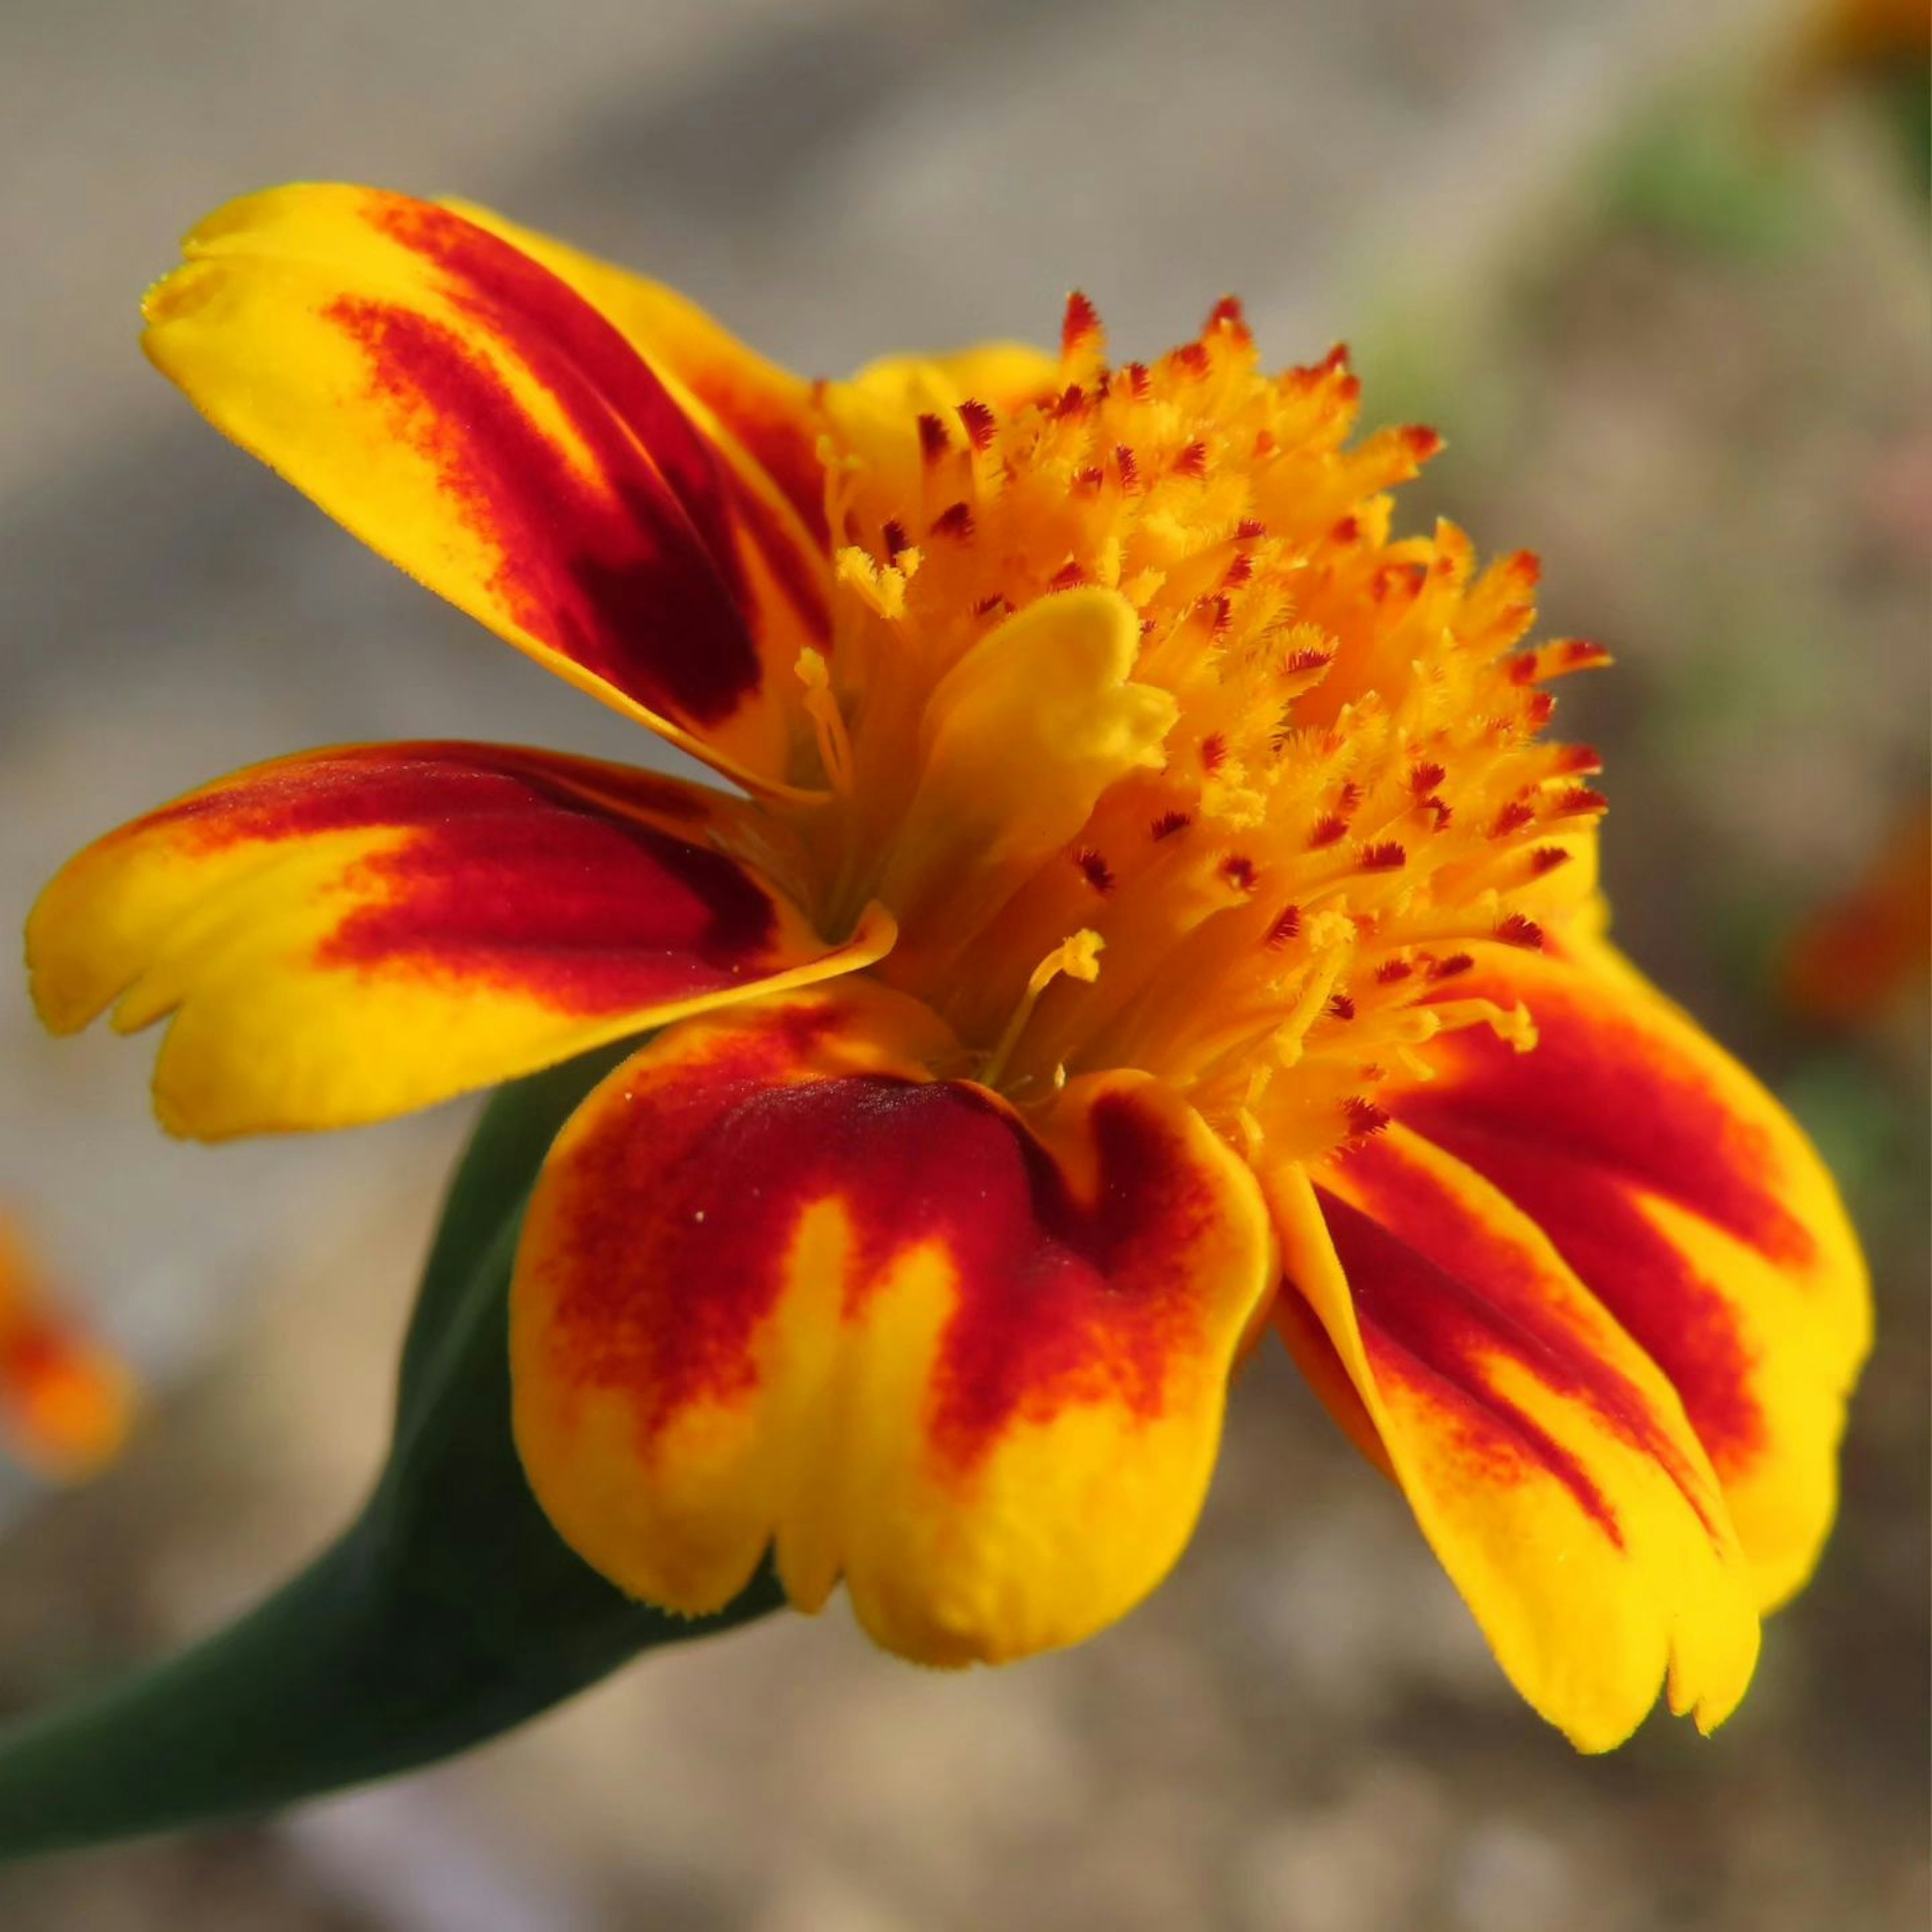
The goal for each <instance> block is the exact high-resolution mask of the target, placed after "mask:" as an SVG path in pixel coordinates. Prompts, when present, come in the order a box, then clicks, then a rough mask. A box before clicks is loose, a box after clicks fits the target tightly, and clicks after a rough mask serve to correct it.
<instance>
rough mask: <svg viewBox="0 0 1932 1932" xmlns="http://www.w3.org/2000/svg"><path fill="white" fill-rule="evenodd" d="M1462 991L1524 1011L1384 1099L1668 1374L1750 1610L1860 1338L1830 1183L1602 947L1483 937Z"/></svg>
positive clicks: (1692, 1029) (1833, 1466)
mask: <svg viewBox="0 0 1932 1932" xmlns="http://www.w3.org/2000/svg"><path fill="white" fill-rule="evenodd" d="M1478 950H1480V952H1481V954H1482V957H1481V959H1480V960H1479V962H1478V966H1477V968H1476V970H1475V971H1474V972H1472V973H1470V974H1465V975H1464V976H1463V978H1462V979H1461V980H1459V981H1458V982H1457V987H1458V989H1459V991H1460V992H1463V993H1464V994H1477V995H1482V996H1484V997H1486V998H1490V999H1493V1000H1495V1001H1499V1003H1502V1004H1507V1005H1517V1004H1522V1005H1524V1006H1526V1007H1528V1008H1529V1011H1530V1013H1531V1015H1532V1017H1533V1018H1534V1019H1535V1022H1536V1029H1537V1035H1538V1046H1537V1047H1536V1049H1535V1051H1534V1052H1530V1053H1527V1054H1521V1055H1519V1054H1516V1053H1513V1052H1510V1051H1509V1050H1508V1049H1507V1048H1506V1047H1505V1046H1502V1043H1500V1042H1499V1041H1497V1040H1496V1039H1495V1038H1494V1037H1493V1036H1492V1035H1490V1034H1488V1033H1487V1032H1486V1031H1481V1030H1475V1029H1472V1031H1469V1032H1466V1033H1460V1034H1454V1035H1452V1036H1451V1037H1448V1038H1445V1039H1444V1040H1440V1041H1439V1042H1438V1043H1436V1045H1435V1046H1432V1048H1431V1052H1432V1053H1434V1054H1435V1055H1436V1057H1437V1061H1438V1064H1439V1073H1438V1076H1437V1078H1436V1079H1435V1080H1434V1081H1433V1082H1430V1084H1429V1085H1427V1086H1425V1087H1423V1088H1418V1090H1417V1091H1415V1092H1414V1093H1413V1094H1410V1095H1409V1096H1407V1097H1405V1098H1404V1099H1403V1100H1400V1101H1392V1102H1391V1103H1390V1104H1391V1106H1392V1107H1393V1108H1394V1109H1395V1111H1396V1112H1397V1115H1398V1117H1399V1118H1401V1119H1402V1120H1403V1121H1406V1122H1407V1123H1409V1124H1410V1125H1411V1126H1412V1127H1414V1128H1415V1130H1416V1131H1417V1132H1418V1133H1420V1134H1422V1135H1424V1136H1427V1138H1428V1139H1430V1140H1431V1141H1433V1142H1435V1143H1436V1145H1438V1146H1439V1147H1442V1148H1446V1149H1447V1150H1448V1151H1449V1152H1450V1153H1451V1154H1454V1155H1455V1156H1457V1158H1458V1159H1460V1160H1463V1161H1464V1162H1466V1163H1467V1164H1468V1165H1469V1166H1471V1167H1472V1168H1474V1169H1476V1170H1477V1171H1478V1172H1480V1173H1481V1174H1483V1175H1485V1176H1486V1177H1487V1178H1488V1179H1489V1180H1490V1181H1492V1182H1493V1183H1494V1184H1495V1185H1496V1187H1499V1189H1500V1190H1502V1192H1503V1193H1505V1194H1506V1195H1507V1196H1509V1198H1510V1199H1511V1200H1512V1201H1514V1202H1515V1203H1516V1205H1517V1206H1518V1207H1519V1208H1521V1209H1522V1210H1523V1212H1524V1213H1525V1214H1527V1215H1528V1216H1529V1218H1530V1219H1531V1220H1533V1221H1534V1222H1535V1223H1536V1224H1537V1225H1538V1226H1539V1227H1540V1228H1541V1229H1542V1230H1543V1232H1544V1233H1545V1234H1546V1235H1548V1237H1549V1238H1550V1241H1552V1242H1553V1244H1555V1246H1556V1250H1557V1251H1558V1252H1559V1253H1560V1254H1561V1255H1562V1256H1563V1258H1564V1259H1565V1261H1567V1262H1568V1263H1569V1264H1570V1265H1571V1268H1573V1269H1574V1270H1575V1271H1576V1273H1577V1274H1578V1275H1579V1276H1580V1277H1581V1278H1582V1280H1583V1283H1585V1285H1586V1286H1587V1287H1588V1288H1589V1290H1590V1292H1592V1294H1593V1295H1595V1297H1596V1298H1597V1299H1598V1301H1600V1302H1601V1303H1602V1304H1603V1305H1604V1307H1606V1308H1607V1309H1608V1310H1610V1313H1611V1314H1612V1315H1613V1316H1615V1317H1616V1319H1617V1321H1618V1322H1619V1323H1620V1324H1621V1325H1622V1327H1623V1328H1625V1331H1627V1332H1628V1334H1630V1335H1631V1337H1632V1338H1633V1339H1634V1340H1635V1341H1636V1342H1637V1344H1638V1346H1640V1347H1641V1348H1642V1349H1643V1350H1644V1351H1645V1352H1646V1353H1647V1354H1648V1355H1649V1356H1650V1357H1651V1358H1652V1361H1655V1363H1656V1364H1658V1367H1660V1368H1661V1369H1662V1370H1663V1371H1664V1373H1665V1374H1666V1375H1667V1376H1669V1377H1670V1380H1671V1381H1672V1382H1673V1384H1675V1385H1676V1389H1677V1391H1678V1394H1679V1395H1680V1396H1681V1397H1682V1398H1683V1402H1684V1406H1685V1411H1686V1412H1687V1413H1688V1415H1689V1416H1690V1418H1691V1426H1692V1427H1694V1429H1695V1430H1697V1433H1698V1436H1699V1438H1700V1439H1701V1441H1702V1442H1703V1445H1704V1448H1705V1450H1706V1452H1707V1453H1708V1454H1709V1457H1710V1458H1711V1461H1712V1465H1713V1466H1715V1469H1716V1470H1717V1472H1718V1478H1719V1480H1720V1481H1721V1482H1722V1483H1723V1484H1724V1496H1725V1499H1726V1502H1727V1505H1728V1506H1729V1508H1730V1515H1731V1518H1732V1520H1733V1522H1734V1523H1736V1526H1737V1530H1738V1534H1739V1538H1740V1539H1741V1540H1742V1542H1743V1544H1744V1547H1745V1552H1746V1553H1747V1555H1748V1556H1749V1557H1750V1559H1751V1565H1752V1568H1753V1570H1754V1572H1755V1573H1756V1574H1757V1580H1758V1592H1759V1601H1760V1606H1761V1607H1764V1608H1767V1609H1769V1608H1770V1607H1773V1606H1775V1604H1778V1603H1781V1602H1782V1601H1784V1599H1785V1598H1787V1597H1789V1596H1790V1595H1791V1594H1792V1592H1793V1591H1795V1590H1796V1589H1798V1588H1799V1586H1800V1585H1801V1584H1802V1583H1803V1582H1804V1581H1805V1578H1806V1577H1808V1576H1809V1575H1810V1574H1811V1569H1812V1567H1813V1565H1814V1564H1815V1562H1817V1556H1818V1552H1819V1550H1820V1547H1821V1546H1822V1544H1823V1541H1824V1538H1825V1535H1826V1532H1827V1531H1828V1530H1829V1528H1830V1526H1831V1522H1832V1515H1833V1514H1834V1511H1835V1506H1836V1501H1837V1493H1838V1480H1837V1478H1838V1442H1839V1438H1840V1436H1841V1434H1842V1433H1843V1427H1844V1412H1845V1399H1846V1394H1847V1392H1848V1391H1849V1388H1850V1387H1851V1385H1852V1381H1853V1379H1854V1378H1855V1376H1856V1374H1857V1372H1858V1365H1859V1364H1860V1363H1861V1361H1863V1359H1864V1354H1865V1351H1866V1349H1867V1346H1868V1345H1869V1343H1870V1332H1871V1314H1870V1295H1869V1292H1868V1289H1867V1282H1866V1277H1865V1271H1864V1262H1863V1261H1862V1260H1861V1257H1860V1256H1859V1253H1858V1243H1857V1241H1856V1238H1855V1236H1854V1235H1853V1234H1852V1230H1851V1229H1850V1227H1849V1224H1848V1223H1847V1222H1846V1218H1845V1214H1844V1210H1843V1207H1842V1206H1841V1204H1840V1202H1839V1199H1838V1192H1837V1190H1836V1189H1835V1187H1833V1185H1832V1180H1831V1177H1830V1176H1829V1175H1828V1174H1827V1173H1826V1172H1825V1169H1824V1168H1823V1166H1822V1165H1821V1164H1820V1161H1819V1160H1818V1157H1817V1154H1815V1153H1814V1151H1812V1149H1811V1147H1810V1145H1808V1143H1807V1142H1806V1141H1805V1138H1804V1136H1803V1135H1802V1133H1800V1132H1799V1129H1798V1128H1797V1127H1796V1125H1795V1124H1793V1121H1791V1119H1790V1116H1789V1115H1787V1114H1786V1113H1785V1112H1784V1109H1783V1108H1781V1106H1779V1105H1778V1103H1777V1102H1776V1101H1775V1100H1773V1099H1772V1097H1771V1096H1770V1095H1769V1094H1767V1093H1766V1091H1764V1089H1763V1088H1762V1087H1760V1085H1758V1084H1757V1082H1756V1081H1755V1080H1754V1079H1752V1078H1751V1076H1750V1075H1749V1074H1748V1073H1745V1070H1743V1069H1742V1067H1739V1065H1738V1064H1737V1063H1736V1061H1733V1059H1732V1058H1730V1055H1727V1053H1725V1052H1724V1051H1723V1049H1721V1048H1720V1047H1718V1046H1716V1045H1715V1043H1713V1042H1712V1040H1709V1038H1708V1037H1706V1035H1705V1034H1703V1033H1702V1032H1700V1031H1699V1030H1698V1028H1697V1027H1696V1026H1695V1025H1693V1024H1692V1023H1691V1021H1689V1020H1688V1019H1687V1018H1686V1017H1685V1016H1684V1014H1683V1013H1681V1012H1680V1011H1679V1010H1678V1009H1676V1007H1673V1006H1672V1005H1671V1004H1670V1002H1669V1001H1667V1000H1665V999H1664V997H1663V996H1662V995H1661V994H1659V993H1658V992H1656V991H1655V989H1653V988H1652V987H1651V986H1649V985H1648V984H1647V983H1646V982H1645V981H1643V980H1642V979H1641V978H1640V977H1638V975H1637V974H1636V973H1635V972H1634V971H1633V970H1632V969H1631V968H1630V967H1629V966H1628V965H1626V964H1625V963H1624V962H1622V960H1621V959H1619V958H1618V957H1617V956H1616V955H1615V954H1614V953H1612V952H1611V950H1610V948H1609V947H1607V946H1604V945H1601V944H1595V943H1589V944H1586V943H1585V942H1583V941H1571V942H1568V952H1569V953H1570V954H1571V957H1569V958H1568V959H1554V958H1550V957H1547V956H1541V957H1540V956H1537V955H1535V954H1533V953H1523V952H1520V951H1519V950H1514V949H1511V948H1506V947H1483V948H1481V949H1478Z"/></svg>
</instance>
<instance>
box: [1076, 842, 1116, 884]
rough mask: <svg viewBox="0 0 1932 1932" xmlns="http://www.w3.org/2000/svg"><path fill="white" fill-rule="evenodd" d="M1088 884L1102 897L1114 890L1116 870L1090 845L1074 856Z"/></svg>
mask: <svg viewBox="0 0 1932 1932" xmlns="http://www.w3.org/2000/svg"><path fill="white" fill-rule="evenodd" d="M1073 862H1074V863H1075V864H1076V865H1078V866H1079V868H1080V870H1081V872H1082V875H1083V876H1084V877H1085V879H1086V881H1087V883H1088V884H1089V885H1090V886H1092V887H1093V888H1094V890H1095V891H1096V892H1099V893H1100V895H1102V896H1103V897H1105V896H1106V894H1107V893H1109V892H1112V890H1113V889H1114V870H1113V868H1112V866H1111V865H1109V864H1108V863H1107V862H1106V859H1104V858H1103V857H1102V856H1100V853H1098V852H1097V851H1095V850H1094V848H1093V847H1092V846H1091V845H1083V846H1082V847H1081V848H1080V849H1079V851H1077V852H1076V853H1074V855H1073Z"/></svg>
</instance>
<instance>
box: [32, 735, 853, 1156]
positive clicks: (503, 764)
mask: <svg viewBox="0 0 1932 1932" xmlns="http://www.w3.org/2000/svg"><path fill="white" fill-rule="evenodd" d="M750 827H751V815H750V811H749V808H746V807H744V806H742V805H740V804H739V802H737V801H735V800H733V799H729V798H726V797H724V796H720V795H718V794H715V793H708V792H706V791H705V790H702V789H701V788H699V787H694V786H691V785H688V784H682V783H680V782H679V781H676V780H675V779H671V778H661V777H658V776H655V775H652V774H649V773H646V772H640V771H635V770H631V769H628V768H626V767H624V766H614V765H604V764H599V763H593V762H592V761H591V760H587V759H580V758H569V757H562V756H559V755H557V754H552V753H549V752H544V751H527V750H522V749H518V748H514V747H510V746H500V745H464V744H431V743H425V744H407V745H351V746H349V747H347V748H342V749H338V750H335V751H314V752H309V753H307V754H304V755H302V756H300V757H293V758H284V759H279V760H276V761H275V762H274V763H269V764H266V765H257V766H253V767H252V768H251V769H248V770H247V771H244V772H238V773H236V775H234V776H233V777H232V778H224V779H222V780H220V781H217V783H215V784H211V785H208V786H206V787H203V788H202V790H199V791H196V792H191V793H189V794H188V795H187V796H186V797H184V798H182V799H178V800H176V801H175V803H173V804H172V805H164V806H163V807H162V808H160V810H159V811H154V812H151V813H150V814H148V816H147V817H145V818H142V819H138V820H136V821H135V822H134V823H133V824H131V825H129V826H124V827H123V828H122V829H121V830H120V831H118V832H111V833H110V834H109V835H108V836H107V837H106V838H103V839H101V840H100V841H98V842H97V843H96V844H93V845H92V846H90V847H88V849H87V850H86V851H84V852H83V853H80V856H78V857H77V858H75V859H73V860H71V862H69V863H68V865H67V866H66V868H65V869H64V870H63V871H62V872H61V873H60V874H59V875H58V877H56V878H55V880H53V882H52V884H50V885H49V886H48V887H47V889H46V891H45V892H43V894H42V895H41V896H40V902H39V903H38V904H37V905H36V906H35V907H34V911H33V913H32V915H31V917H30V919H28V927H27V949H28V964H29V965H30V967H31V969H32V971H33V976H34V999H35V1001H36V1003H37V1005H38V1006H39V1008H40V1014H41V1017H42V1018H43V1019H44V1020H45V1021H46V1023H47V1025H49V1026H50V1027H52V1028H53V1029H54V1030H55V1031H56V1032H62V1033H66V1032H71V1031H74V1030H75V1029H77V1028H80V1027H83V1026H85V1025H87V1024H88V1023H89V1022H90V1021H91V1020H92V1019H95V1017H97V1016H98V1015H99V1014H100V1013H101V1012H102V1011H103V1010H104V1009H105V1008H107V1007H108V1006H109V1005H110V1004H113V1003H115V1002H118V1004H115V1010H114V1015H113V1022H114V1025H115V1027H116V1028H118V1029H119V1030H120V1031H123V1032H129V1031H133V1030H134V1029H136V1028H139V1027H144V1026H147V1025H150V1024H151V1023H152V1022H154V1021H155V1020H157V1019H161V1018H163V1016H167V1015H172V1016H173V1017H172V1022H171V1023H170V1025H169V1028H168V1031H167V1034H166V1038H165V1039H164V1040H163V1042H162V1044H161V1050H160V1057H159V1059H158V1061H157V1064H156V1068H155V1076H154V1093H155V1102H156V1106H157V1109H158V1111H159V1112H160V1115H161V1118H162V1120H163V1122H164V1124H166V1125H167V1126H168V1127H170V1128H171V1129H172V1130H174V1131H175V1132H176V1133H184V1134H189V1135H192V1136H195V1137H196V1138H197V1139H205V1140H219V1139H226V1138H227V1137H228V1136H231V1135H234V1134H240V1133H257V1132H262V1131H265V1130H281V1129H289V1128H299V1127H343V1126H347V1125H350V1124H353V1123H356V1122H359V1121H371V1120H378V1119H382V1118H386V1117H387V1116H389V1115H392V1114H397V1113H401V1112H406V1111H407V1110H408V1109H411V1108H415V1107H421V1106H428V1105H429V1104H430V1103H432V1102H434V1101H437V1100H446V1099H448V1098H449V1097H450V1096H451V1095H452V1094H459V1093H461V1092H463V1091H466V1090H467V1089H469V1088H475V1087H481V1086H484V1085H489V1084H490V1083H492V1082H496V1081H499V1080H504V1079H510V1078H511V1077H512V1076H515V1075H517V1074H520V1073H528V1072H530V1071H531V1070H533V1069H535V1068H537V1067H544V1066H547V1065H550V1064H553V1063H554V1062H556V1061H559V1060H562V1059H565V1058H568V1056H569V1055H572V1054H574V1053H578V1052H583V1051H584V1050H585V1049H588V1048H589V1047H592V1046H597V1045H599V1044H601V1043H604V1042H606V1041H608V1040H618V1039H622V1037H624V1036H625V1035H626V1034H631V1033H635V1032H637V1031H641V1030H642V1029H643V1028H646V1027H647V1026H652V1025H658V1024H661V1022H664V1021H665V1020H667V1019H673V1018H675V1017H676V1016H679V1015H680V1014H684V1013H692V1012H695V1011H697V1010H700V1009H702V1008H704V1007H712V1006H717V1005H719V1004H724V1003H726V1002H728V1001H734V1000H740V999H743V998H746V997H747V996H748V995H752V994H755V993H757V992H762V991H766V990H775V989H780V988H783V987H786V986H797V985H801V984H803V983H806V982H808V981H809V980H818V979H824V978H826V977H830V976H832V975H833V974H839V973H844V972H847V971H851V970H853V968H856V967H859V966H862V965H866V964H868V962H871V960H873V959H876V958H877V957H878V956H879V955H880V953H883V951H884V950H886V947H888V946H889V944H891V940H892V927H891V922H890V921H889V919H886V917H885V916H884V915H883V914H882V913H869V914H868V916H866V917H865V919H862V920H861V922H860V924H859V928H858V929H857V930H856V932H853V934H852V935H850V937H849V938H846V939H845V940H844V941H841V942H838V943H831V942H828V941H826V940H823V939H822V938H820V937H819V936H818V935H817V934H816V933H814V932H812V931H811V928H810V927H809V926H808V925H807V923H806V922H805V919H804V918H803V917H802V915H801V914H800V913H799V912H798V911H797V910H796V908H795V907H793V906H792V905H791V904H790V902H789V901H787V899H786V898H784V896H783V895H781V893H780V892H778V890H777V889H775V888H774V887H773V886H771V885H770V884H769V883H767V882H766V880H764V879H763V877H760V874H758V873H757V871H754V870H753V869H752V868H751V866H750V865H748V863H747V862H746V861H745V859H744V858H743V857H742V856H740V854H742V853H743V852H744V851H745V850H746V849H747V847H748V845H749V844H750V842H751V829H750Z"/></svg>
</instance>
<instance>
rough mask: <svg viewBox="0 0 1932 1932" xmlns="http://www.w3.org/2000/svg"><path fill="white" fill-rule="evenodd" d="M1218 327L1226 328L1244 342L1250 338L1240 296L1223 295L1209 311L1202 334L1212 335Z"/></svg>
mask: <svg viewBox="0 0 1932 1932" xmlns="http://www.w3.org/2000/svg"><path fill="white" fill-rule="evenodd" d="M1216 329H1226V330H1227V332H1229V335H1234V336H1238V337H1239V338H1241V341H1244V342H1246V341H1248V340H1250V332H1249V329H1248V319H1247V316H1246V315H1245V314H1243V312H1242V309H1241V298H1240V297H1239V296H1223V297H1222V298H1221V299H1220V301H1219V302H1217V303H1216V304H1215V305H1214V307H1213V308H1211V309H1210V310H1209V311H1208V320H1207V323H1206V324H1205V326H1204V327H1203V328H1202V331H1201V332H1202V335H1213V334H1214V332H1215V330H1216Z"/></svg>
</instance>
